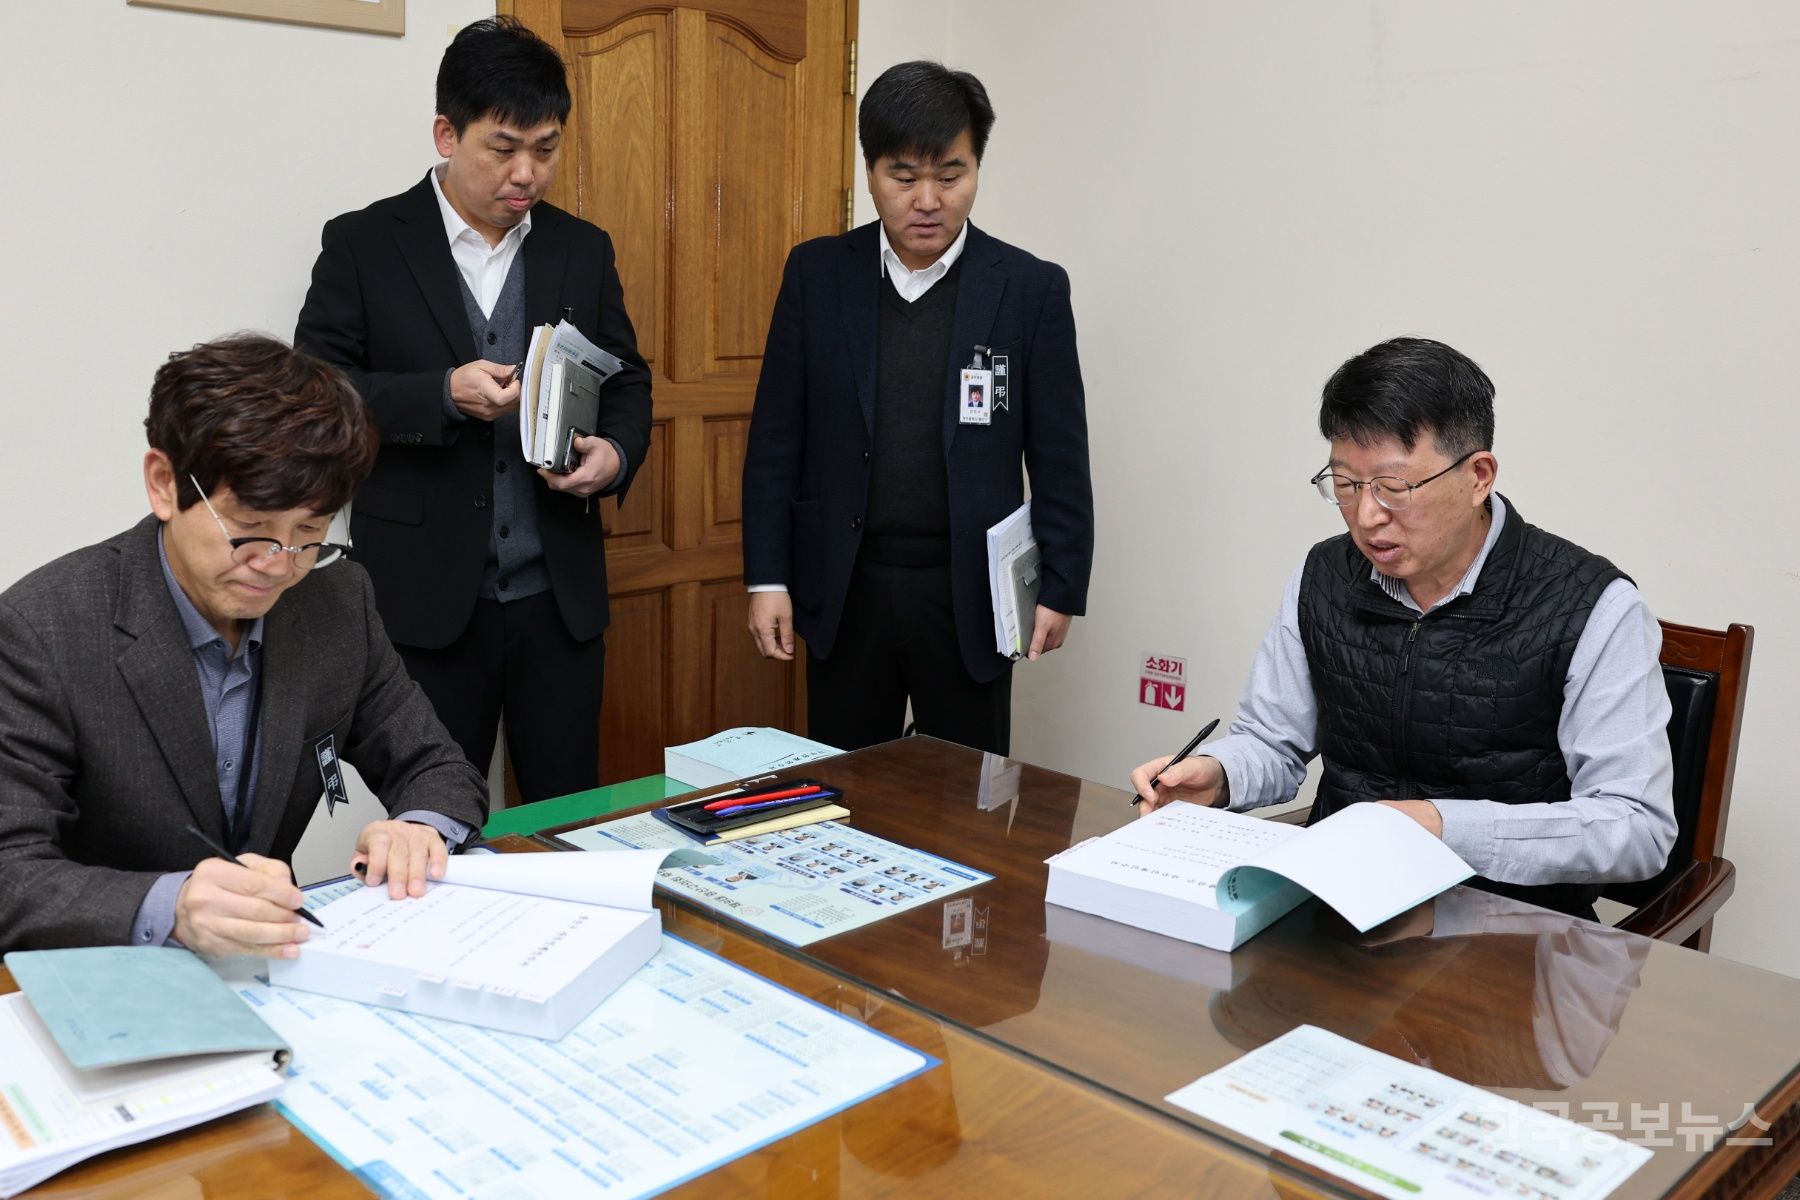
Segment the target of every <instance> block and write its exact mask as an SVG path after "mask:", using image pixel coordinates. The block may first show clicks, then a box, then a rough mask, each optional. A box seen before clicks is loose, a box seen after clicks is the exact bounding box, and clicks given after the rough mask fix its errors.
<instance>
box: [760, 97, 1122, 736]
mask: <svg viewBox="0 0 1800 1200" xmlns="http://www.w3.org/2000/svg"><path fill="white" fill-rule="evenodd" d="M993 123H994V110H993V108H992V106H991V105H990V104H989V103H988V97H987V91H986V89H984V88H983V87H982V86H981V81H980V80H978V79H976V78H975V77H974V76H973V75H970V74H969V73H967V72H966V71H951V70H949V69H947V68H945V67H944V66H942V65H941V64H938V63H931V62H910V63H901V64H900V65H898V66H895V67H891V68H889V69H888V70H887V71H886V72H884V73H883V74H882V76H881V78H879V79H877V80H876V81H875V83H874V85H873V86H872V87H870V89H869V92H868V95H866V96H865V97H864V98H863V102H862V108H861V110H860V113H859V117H858V133H859V135H860V136H861V139H862V148H863V160H864V162H865V164H866V165H867V167H868V180H869V194H870V195H871V196H872V197H873V198H874V201H875V207H876V210H877V211H878V212H879V214H880V218H881V219H880V220H879V221H876V222H873V223H871V224H869V225H865V226H863V227H862V228H860V229H856V230H853V231H851V232H850V233H847V234H843V235H842V236H839V237H827V238H818V239H815V240H813V241H810V242H806V243H804V244H802V245H800V246H797V247H795V249H794V251H793V253H792V254H791V255H789V257H788V262H787V270H786V273H785V275H784V277H783V279H782V284H781V294H780V296H779V298H778V299H777V300H776V302H775V316H774V320H773V322H772V323H771V325H770V329H769V342H768V350H767V353H766V355H765V357H764V359H763V370H762V378H761V380H760V381H759V383H758V385H757V389H756V409H755V413H754V415H753V417H752V418H751V423H750V445H749V451H748V453H747V455H746V457H745V460H744V581H745V583H746V584H747V585H748V586H749V588H750V605H749V610H750V612H749V617H750V619H749V625H750V634H751V636H752V637H753V638H755V639H756V645H757V648H758V650H760V651H761V653H762V654H763V655H764V657H769V658H780V659H791V658H792V657H793V654H794V634H795V633H796V632H798V633H799V634H800V635H801V636H802V637H804V638H805V639H806V642H807V649H808V652H809V653H808V659H807V693H808V695H807V698H808V705H809V710H810V711H809V714H808V726H809V733H810V736H812V737H813V738H815V739H816V740H818V741H822V742H826V743H829V744H831V745H834V746H838V747H841V748H843V749H856V748H858V747H861V746H868V745H872V744H874V743H876V742H881V741H886V740H889V739H891V738H894V737H898V736H899V735H900V733H901V732H902V728H903V725H904V721H905V711H906V703H907V700H908V699H909V698H910V699H911V701H912V707H913V716H914V719H915V721H916V724H917V727H918V731H919V732H920V733H924V734H930V735H932V736H935V737H941V738H945V739H947V740H950V741H955V742H961V743H963V744H964V745H969V746H975V747H979V748H981V749H984V750H990V751H993V752H996V753H1006V752H1007V750H1008V748H1009V744H1010V741H1011V732H1012V663H1011V661H1010V660H1008V659H1007V658H1005V657H1003V656H1001V655H1000V654H998V653H996V652H995V649H994V618H993V606H992V603H991V601H990V599H989V591H988V582H987V539H986V532H987V529H988V527H989V526H991V525H993V524H995V523H997V522H998V521H1000V520H1001V519H1002V518H1004V517H1005V516H1007V514H1009V513H1011V512H1012V511H1013V510H1014V509H1015V508H1017V507H1018V506H1019V504H1020V503H1021V502H1023V500H1024V498H1025V477H1024V472H1022V471H1021V469H1020V467H1021V462H1022V463H1023V466H1024V468H1025V469H1026V470H1028V471H1029V472H1030V476H1031V485H1032V502H1031V525H1032V532H1033V533H1034V534H1035V535H1036V538H1037V542H1038V546H1039V548H1040V550H1041V552H1042V555H1043V561H1042V568H1041V579H1042V582H1041V586H1040V590H1039V592H1038V607H1037V612H1036V614H1035V622H1034V625H1033V628H1032V630H1031V635H1030V648H1029V657H1031V658H1033V659H1035V658H1037V657H1038V656H1039V655H1040V654H1043V653H1046V652H1048V651H1050V650H1054V649H1056V648H1057V647H1058V646H1060V645H1062V643H1063V639H1064V638H1065V637H1066V636H1067V635H1068V630H1069V622H1070V619H1071V618H1072V617H1075V616H1078V615H1080V614H1081V613H1082V612H1083V611H1084V610H1085V609H1086V606H1087V585H1088V571H1089V568H1090V567H1091V565H1092V562H1093V547H1094V511H1093V493H1092V488H1091V487H1090V485H1089V481H1088V455H1087V416H1086V408H1085V403H1084V400H1083V396H1082V387H1081V365H1080V363H1079V361H1078V360H1077V357H1076V353H1075V317H1074V314H1073V312H1072V311H1071V309H1070V306H1069V277H1068V275H1067V273H1065V272H1064V271H1063V269H1062V268H1061V267H1058V266H1056V265H1055V264H1054V263H1047V262H1044V261H1042V260H1040V259H1037V258H1034V257H1032V256H1031V255H1029V254H1027V253H1025V252H1024V251H1023V250H1019V249H1017V248H1015V247H1013V246H1009V245H1007V244H1006V243H1004V242H1001V241H998V240H996V239H994V238H992V237H989V236H988V235H987V234H985V233H983V232H982V231H981V230H979V229H976V228H975V227H974V226H973V225H971V224H970V223H969V220H968V217H969V210H970V209H971V208H972V207H973V206H974V204H975V188H976V182H977V177H978V175H979V171H980V164H981V156H982V151H983V150H984V149H985V148H986V146H987V138H988V131H989V130H990V129H991V128H992V127H993ZM971 371H974V372H978V373H976V374H973V375H971V374H970V372H971ZM979 372H986V373H987V374H980V373H979ZM977 387H979V388H980V389H981V393H980V394H979V395H977V394H976V392H975V390H974V389H975V388H977Z"/></svg>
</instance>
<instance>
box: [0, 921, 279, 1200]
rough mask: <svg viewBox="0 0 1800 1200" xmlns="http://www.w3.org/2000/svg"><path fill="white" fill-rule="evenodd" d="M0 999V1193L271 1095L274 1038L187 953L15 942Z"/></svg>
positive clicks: (275, 1073)
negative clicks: (22, 946)
mask: <svg viewBox="0 0 1800 1200" xmlns="http://www.w3.org/2000/svg"><path fill="white" fill-rule="evenodd" d="M6 965H7V967H8V968H9V969H10V970H11V971H12V973H13V977H14V979H15V980H16V981H17V982H18V984H19V987H20V988H21V989H22V990H21V991H19V992H15V993H13V994H12V995H8V996H0V1196H12V1195H16V1194H17V1193H19V1192H21V1191H23V1190H24V1189H26V1188H29V1187H32V1186H33V1185H35V1184H37V1183H39V1182H41V1181H42V1180H45V1179H48V1178H49V1177H50V1176H52V1175H54V1174H56V1173H57V1172H58V1171H61V1170H64V1169H65V1168H67V1167H71V1166H73V1165H74V1164H76V1163H78V1162H80V1161H82V1160H83V1159H86V1158H91V1157H93V1156H94V1155H96V1154H99V1153H101V1152H102V1151H105V1150H111V1149H114V1148H115V1147H118V1146H129V1145H132V1144H134V1143H137V1142H142V1141H148V1140H149V1139H151V1138H153V1137H159V1136H161V1135H162V1134H165V1133H171V1132H173V1131H175V1130H177V1129H186V1128H187V1127H189V1126H190V1125H198V1124H200V1123H202V1122H204V1121H210V1120H212V1119H213V1118H214V1117H219V1116H223V1115H224V1114H226V1113H230V1112H236V1111H237V1110H238V1109H240V1108H248V1107H250V1106H251V1105H253V1104H260V1103H262V1102H263V1101H265V1100H268V1099H271V1098H273V1097H274V1096H276V1095H277V1094H278V1093H280V1091H281V1087H282V1082H283V1077H282V1075H281V1073H280V1068H281V1067H282V1066H283V1065H284V1064H286V1063H287V1062H288V1060H289V1057H290V1055H289V1052H288V1047H287V1043H286V1042H285V1041H284V1040H282V1038H281V1037H280V1036H278V1035H277V1034H276V1033H275V1032H274V1031H273V1030H272V1029H270V1028H269V1027H268V1026H267V1025H266V1024H264V1023H263V1021H262V1020H261V1019H260V1018H259V1017H258V1016H257V1015H256V1013H254V1012H253V1011H251V1009H250V1007H249V1005H247V1004H246V1003H245V1002H244V1001H243V1000H241V999H239V998H238V997H237V996H236V995H235V994H233V992H232V990H231V988H230V987H229V986H227V985H226V984H225V983H224V982H223V981H222V980H221V979H219V977H218V976H217V975H215V974H213V972H212V971H211V970H210V969H209V968H208V967H207V965H206V964H205V963H204V962H202V961H201V960H200V959H199V958H197V957H196V956H194V955H193V954H190V953H188V952H187V951H186V950H180V949H174V948H168V947H161V946H97V947H91V948H84V949H77V950H32V951H15V952H14V953H12V954H9V955H7V956H6Z"/></svg>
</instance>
